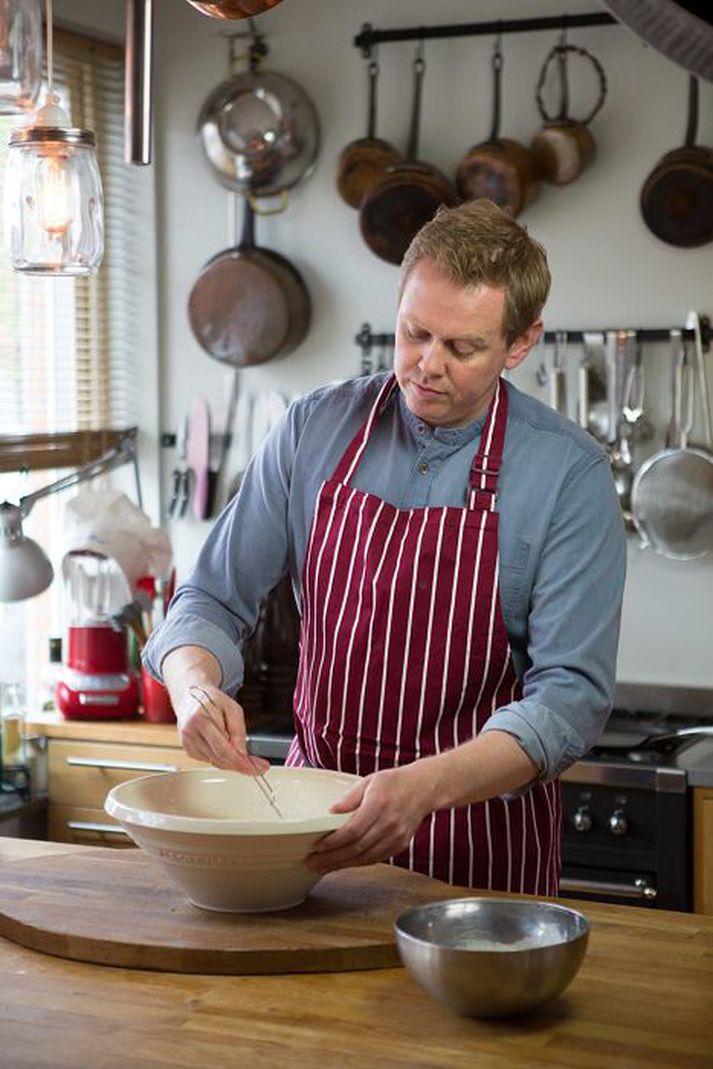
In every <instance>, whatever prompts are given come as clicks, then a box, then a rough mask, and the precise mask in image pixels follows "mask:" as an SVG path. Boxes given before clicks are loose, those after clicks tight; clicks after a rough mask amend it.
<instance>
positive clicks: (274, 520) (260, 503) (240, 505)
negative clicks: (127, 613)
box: [143, 410, 296, 693]
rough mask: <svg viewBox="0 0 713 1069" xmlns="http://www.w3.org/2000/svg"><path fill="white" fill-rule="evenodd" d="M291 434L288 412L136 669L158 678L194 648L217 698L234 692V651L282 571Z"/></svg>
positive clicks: (237, 672) (237, 663)
mask: <svg viewBox="0 0 713 1069" xmlns="http://www.w3.org/2000/svg"><path fill="white" fill-rule="evenodd" d="M295 433H296V432H295V426H294V419H293V418H292V410H290V412H288V414H287V416H286V417H285V418H284V419H283V420H282V422H281V423H280V425H279V426H278V427H276V428H275V429H274V430H273V431H272V432H271V434H270V435H269V436H268V438H267V439H266V440H265V442H264V443H263V445H262V446H261V448H260V450H259V451H258V453H257V454H256V456H255V457H254V459H253V460H252V462H251V463H250V465H249V466H248V468H247V470H246V472H245V476H244V478H243V482H242V485H241V488H240V493H239V494H238V496H237V497H236V498H234V499H233V501H232V502H231V503H230V504H229V505H228V506H227V507H226V508H225V509H224V510H223V512H222V513H221V515H220V516H219V517H218V519H217V520H216V522H215V524H214V526H213V527H212V529H211V531H210V532H209V534H208V537H207V538H206V540H205V542H204V544H203V546H202V548H201V551H200V553H199V555H198V558H197V561H196V564H195V567H194V568H193V571H192V572H191V574H190V575H189V577H188V579H187V580H186V582H185V583H182V584H181V585H180V586H179V588H178V589H177V591H176V594H175V596H174V598H173V600H172V602H171V605H170V606H169V611H168V613H167V615H166V619H165V620H164V621H163V623H161V624H160V626H159V627H157V628H156V629H155V630H154V631H153V632H152V634H151V636H150V639H149V642H148V643H147V645H146V647H145V649H144V651H143V663H144V665H145V666H146V668H147V670H148V671H149V672H150V673H151V674H152V675H153V676H155V677H156V678H157V679H161V664H162V661H163V660H164V658H165V657H166V656H167V654H169V653H170V652H171V650H173V649H176V648H177V647H179V646H190V645H195V646H202V647H203V648H204V649H207V650H208V651H209V652H210V653H212V654H213V655H214V656H215V657H216V659H217V660H218V662H219V664H220V668H221V672H222V681H221V688H222V689H223V690H224V691H226V692H227V693H233V692H234V691H236V690H237V689H238V688H239V687H240V685H241V683H242V680H243V668H244V663H243V658H242V655H241V652H240V644H241V643H242V641H243V640H244V639H245V638H246V637H247V636H248V635H249V634H250V633H251V631H252V630H253V629H254V627H255V625H256V623H257V619H258V615H259V612H260V606H261V603H262V600H263V599H264V598H265V597H266V595H267V594H268V593H269V591H270V590H271V589H272V588H273V587H274V586H275V585H276V584H277V583H278V582H279V580H280V579H281V577H282V576H283V575H284V574H285V572H286V571H287V556H288V550H287V547H288V532H287V507H288V498H289V488H290V477H291V466H292V459H293V456H294V443H295Z"/></svg>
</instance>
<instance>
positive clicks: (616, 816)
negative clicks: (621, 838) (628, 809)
mask: <svg viewBox="0 0 713 1069" xmlns="http://www.w3.org/2000/svg"><path fill="white" fill-rule="evenodd" d="M628 830H629V825H628V824H627V821H626V817H625V816H624V811H623V810H622V809H615V810H614V812H613V813H612V815H611V816H610V817H609V831H610V832H611V833H612V835H626V833H627V832H628Z"/></svg>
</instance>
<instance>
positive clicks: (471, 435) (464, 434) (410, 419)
mask: <svg viewBox="0 0 713 1069" xmlns="http://www.w3.org/2000/svg"><path fill="white" fill-rule="evenodd" d="M398 395H399V397H398V403H399V410H400V412H401V416H402V418H403V420H404V422H405V423H406V426H407V427H408V428H409V430H410V431H411V433H412V435H413V436H414V438H415V439H416V440H417V441H423V440H424V439H425V438H434V439H435V440H436V441H437V442H443V444H444V445H449V446H452V447H454V448H460V447H461V446H464V445H467V444H468V442H472V441H474V440H475V439H476V438H479V437H480V434H481V431H482V430H483V427H484V426H485V421H486V419H487V418H488V413H487V412H485V413H484V414H483V415H482V416H480V417H479V418H478V419H474V420H472V422H471V423H465V424H464V425H463V426H462V427H431V426H430V425H429V424H428V423H424V422H423V420H422V419H419V418H418V416H416V415H414V413H413V412H412V411H411V409H410V408H409V406H408V405H407V404H406V398H405V397H404V395H403V393H402V392H401V390H398Z"/></svg>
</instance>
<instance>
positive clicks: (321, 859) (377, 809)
mask: <svg viewBox="0 0 713 1069" xmlns="http://www.w3.org/2000/svg"><path fill="white" fill-rule="evenodd" d="M427 778H430V777H429V772H428V769H427V762H419V761H417V762H415V763H414V764H412V765H403V766H402V767H401V768H389V769H384V771H383V772H374V773H373V774H372V775H370V776H366V777H365V778H364V779H363V780H362V781H361V782H360V783H357V784H355V785H354V787H352V789H351V790H350V791H349V792H348V793H347V794H345V795H344V797H343V798H341V799H340V800H339V801H338V802H336V803H335V804H334V805H333V806H332V807H331V810H330V812H332V813H349V812H354V816H353V817H351V818H350V820H348V821H347V823H346V824H345V825H344V826H343V827H342V828H340V829H339V830H338V831H334V832H332V833H331V834H330V835H327V836H325V838H324V839H322V840H321V841H320V843H319V844H318V845H317V846H316V847H315V849H314V850H313V851H312V853H311V854H310V855H309V857H308V858H307V865H308V867H309V868H311V869H312V870H313V871H315V872H319V873H321V874H324V873H325V872H332V871H333V870H334V869H341V868H347V867H349V866H352V865H372V864H373V863H374V862H376V861H385V860H386V859H387V858H389V857H391V856H392V855H393V854H398V853H399V852H400V851H401V850H404V849H405V848H406V847H407V846H408V844H409V843H410V842H411V839H412V838H413V836H414V834H415V833H416V829H417V828H418V826H419V824H420V823H421V821H422V820H423V818H424V817H425V816H426V815H427V814H428V813H430V812H431V809H432V805H431V800H430V789H429V786H428V783H427Z"/></svg>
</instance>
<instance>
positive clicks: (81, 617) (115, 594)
mask: <svg viewBox="0 0 713 1069" xmlns="http://www.w3.org/2000/svg"><path fill="white" fill-rule="evenodd" d="M62 573H63V576H64V581H65V590H66V594H67V597H68V602H69V625H68V629H67V641H66V645H65V648H66V650H67V655H66V658H65V663H64V667H63V669H62V673H61V676H60V678H59V681H58V683H57V687H56V693H55V698H56V701H57V706H58V708H59V710H60V712H61V713H62V714H63V716H65V717H66V718H67V719H69V720H120V719H121V720H123V719H127V718H130V717H134V716H136V715H137V713H138V705H139V683H138V677H137V674H136V673H135V672H134V671H133V670H132V668H131V664H130V660H129V642H128V633H127V630H126V627H124V626H123V625H122V624H121V623H118V622H117V621H116V619H115V617H116V616H117V615H118V614H119V613H120V611H121V609H122V607H123V606H125V605H126V604H127V603H128V602H130V601H131V588H130V585H129V582H128V580H127V578H126V576H125V574H124V572H123V571H122V569H121V567H120V566H119V564H118V563H117V562H116V560H114V559H113V558H112V557H106V556H102V555H100V554H98V553H94V552H91V551H86V550H80V551H73V552H70V553H67V554H66V556H65V557H64V560H63V562H62Z"/></svg>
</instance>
